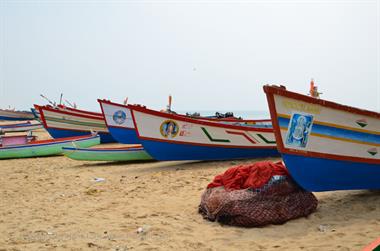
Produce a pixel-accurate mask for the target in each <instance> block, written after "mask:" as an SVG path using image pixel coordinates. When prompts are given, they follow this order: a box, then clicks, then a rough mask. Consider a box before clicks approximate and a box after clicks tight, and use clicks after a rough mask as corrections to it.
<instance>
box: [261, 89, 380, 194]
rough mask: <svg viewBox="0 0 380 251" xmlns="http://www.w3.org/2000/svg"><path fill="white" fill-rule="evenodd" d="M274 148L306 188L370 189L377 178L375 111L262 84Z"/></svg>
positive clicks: (379, 134) (378, 123)
mask: <svg viewBox="0 0 380 251" xmlns="http://www.w3.org/2000/svg"><path fill="white" fill-rule="evenodd" d="M264 91H265V92H266V95H267V99H268V104H269V108H270V112H271V117H272V124H273V127H274V130H275V135H276V141H277V144H278V148H279V151H280V152H281V153H282V155H283V159H284V161H285V164H286V166H287V168H288V169H289V171H290V172H291V174H292V176H293V177H294V178H295V179H296V181H297V182H298V183H299V184H300V185H301V186H303V187H304V188H305V189H308V190H311V191H324V190H342V189H375V188H380V183H379V182H377V181H375V180H373V176H377V175H380V153H378V152H379V150H380V115H379V114H378V113H375V112H370V111H365V110H360V109H357V108H353V107H349V106H343V105H340V104H337V103H333V102H329V101H325V100H320V99H315V98H312V97H308V96H305V95H301V94H297V93H293V92H289V91H286V90H285V89H282V88H279V87H272V86H265V87H264Z"/></svg>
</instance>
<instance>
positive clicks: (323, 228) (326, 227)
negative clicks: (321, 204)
mask: <svg viewBox="0 0 380 251" xmlns="http://www.w3.org/2000/svg"><path fill="white" fill-rule="evenodd" d="M329 228H330V226H329V225H327V224H321V225H319V226H318V231H319V232H322V233H324V232H327V230H329Z"/></svg>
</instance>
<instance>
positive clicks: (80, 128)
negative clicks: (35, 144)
mask: <svg viewBox="0 0 380 251" xmlns="http://www.w3.org/2000/svg"><path fill="white" fill-rule="evenodd" d="M35 108H36V109H38V111H39V113H40V116H41V121H42V123H43V125H44V127H45V129H46V130H47V131H48V132H49V134H50V135H51V136H52V137H53V138H64V137H73V136H81V135H89V134H91V133H92V132H97V133H98V134H99V135H100V139H101V142H102V143H109V142H115V140H114V138H113V137H112V136H111V134H110V133H109V132H108V129H107V126H106V124H105V121H104V118H103V115H102V114H101V113H95V112H87V111H83V110H78V109H73V108H70V109H68V108H63V107H52V106H38V105H35Z"/></svg>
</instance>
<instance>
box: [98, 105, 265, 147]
mask: <svg viewBox="0 0 380 251" xmlns="http://www.w3.org/2000/svg"><path fill="white" fill-rule="evenodd" d="M98 102H99V104H100V107H101V109H102V113H103V117H104V120H105V122H106V125H107V128H108V130H109V132H110V133H111V135H112V137H114V138H115V139H116V141H118V142H119V143H123V144H139V143H140V140H139V138H138V136H137V133H136V129H135V125H134V123H133V119H132V114H131V111H130V108H129V105H123V104H118V103H114V102H111V101H109V100H104V99H103V100H101V99H98ZM176 116H180V117H185V118H193V119H198V120H205V121H211V122H217V123H225V124H230V125H242V126H244V125H248V126H254V127H263V128H272V121H271V120H270V119H262V120H243V119H236V118H231V117H222V118H217V117H201V116H197V117H196V118H194V117H193V116H192V115H189V114H188V115H180V114H176Z"/></svg>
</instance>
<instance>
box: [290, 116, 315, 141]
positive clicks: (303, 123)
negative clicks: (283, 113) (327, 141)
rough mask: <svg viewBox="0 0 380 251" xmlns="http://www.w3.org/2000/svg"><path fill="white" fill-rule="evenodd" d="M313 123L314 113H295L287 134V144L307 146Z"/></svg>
mask: <svg viewBox="0 0 380 251" xmlns="http://www.w3.org/2000/svg"><path fill="white" fill-rule="evenodd" d="M312 124H313V115H311V114H301V113H293V114H292V117H291V119H290V122H289V127H288V132H287V135H286V145H287V146H288V147H294V148H305V147H306V144H307V141H308V139H309V134H310V132H311V126H312Z"/></svg>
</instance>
